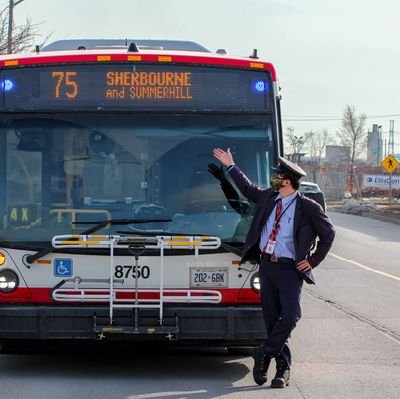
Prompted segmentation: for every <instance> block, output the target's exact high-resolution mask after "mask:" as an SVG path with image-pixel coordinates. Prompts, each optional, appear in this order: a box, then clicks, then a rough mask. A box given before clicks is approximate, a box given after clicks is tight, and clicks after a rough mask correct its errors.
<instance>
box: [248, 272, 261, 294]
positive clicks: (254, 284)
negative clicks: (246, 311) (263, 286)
mask: <svg viewBox="0 0 400 399" xmlns="http://www.w3.org/2000/svg"><path fill="white" fill-rule="evenodd" d="M250 286H251V288H252V289H253V291H255V292H257V294H258V293H259V292H260V275H259V274H258V272H257V273H254V274H253V275H252V276H251V280H250Z"/></svg>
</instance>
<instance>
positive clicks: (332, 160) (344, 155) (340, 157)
mask: <svg viewBox="0 0 400 399" xmlns="http://www.w3.org/2000/svg"><path fill="white" fill-rule="evenodd" d="M325 152H326V156H325V159H326V162H327V163H328V164H330V165H346V164H348V163H349V161H350V147H348V146H344V145H327V146H326V148H325Z"/></svg>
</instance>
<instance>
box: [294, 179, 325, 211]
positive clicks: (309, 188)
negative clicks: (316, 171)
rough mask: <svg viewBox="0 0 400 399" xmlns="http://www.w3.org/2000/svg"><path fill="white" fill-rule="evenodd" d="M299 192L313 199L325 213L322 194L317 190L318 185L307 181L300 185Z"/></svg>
mask: <svg viewBox="0 0 400 399" xmlns="http://www.w3.org/2000/svg"><path fill="white" fill-rule="evenodd" d="M299 191H300V192H301V193H303V194H304V195H305V196H306V197H308V198H311V199H313V200H314V201H315V202H317V203H318V204H320V205H321V206H322V209H323V210H324V211H326V203H325V196H324V193H323V192H322V191H321V189H320V188H319V186H318V184H316V183H312V182H309V181H303V182H301V183H300V188H299Z"/></svg>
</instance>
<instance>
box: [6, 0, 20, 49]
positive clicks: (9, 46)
mask: <svg viewBox="0 0 400 399" xmlns="http://www.w3.org/2000/svg"><path fill="white" fill-rule="evenodd" d="M23 1H24V0H10V4H9V6H8V33H7V53H8V54H11V52H12V31H13V23H14V22H13V21H14V7H15V6H17V5H18V4H19V3H22V2H23Z"/></svg>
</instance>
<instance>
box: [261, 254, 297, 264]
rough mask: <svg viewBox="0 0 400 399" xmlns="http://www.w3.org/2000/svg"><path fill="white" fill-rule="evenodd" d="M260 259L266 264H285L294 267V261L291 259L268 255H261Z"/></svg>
mask: <svg viewBox="0 0 400 399" xmlns="http://www.w3.org/2000/svg"><path fill="white" fill-rule="evenodd" d="M261 259H262V260H265V261H267V262H273V263H287V264H289V265H294V264H295V263H296V261H295V260H294V259H292V258H284V257H280V258H279V257H277V256H275V255H270V254H265V253H264V254H261Z"/></svg>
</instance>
